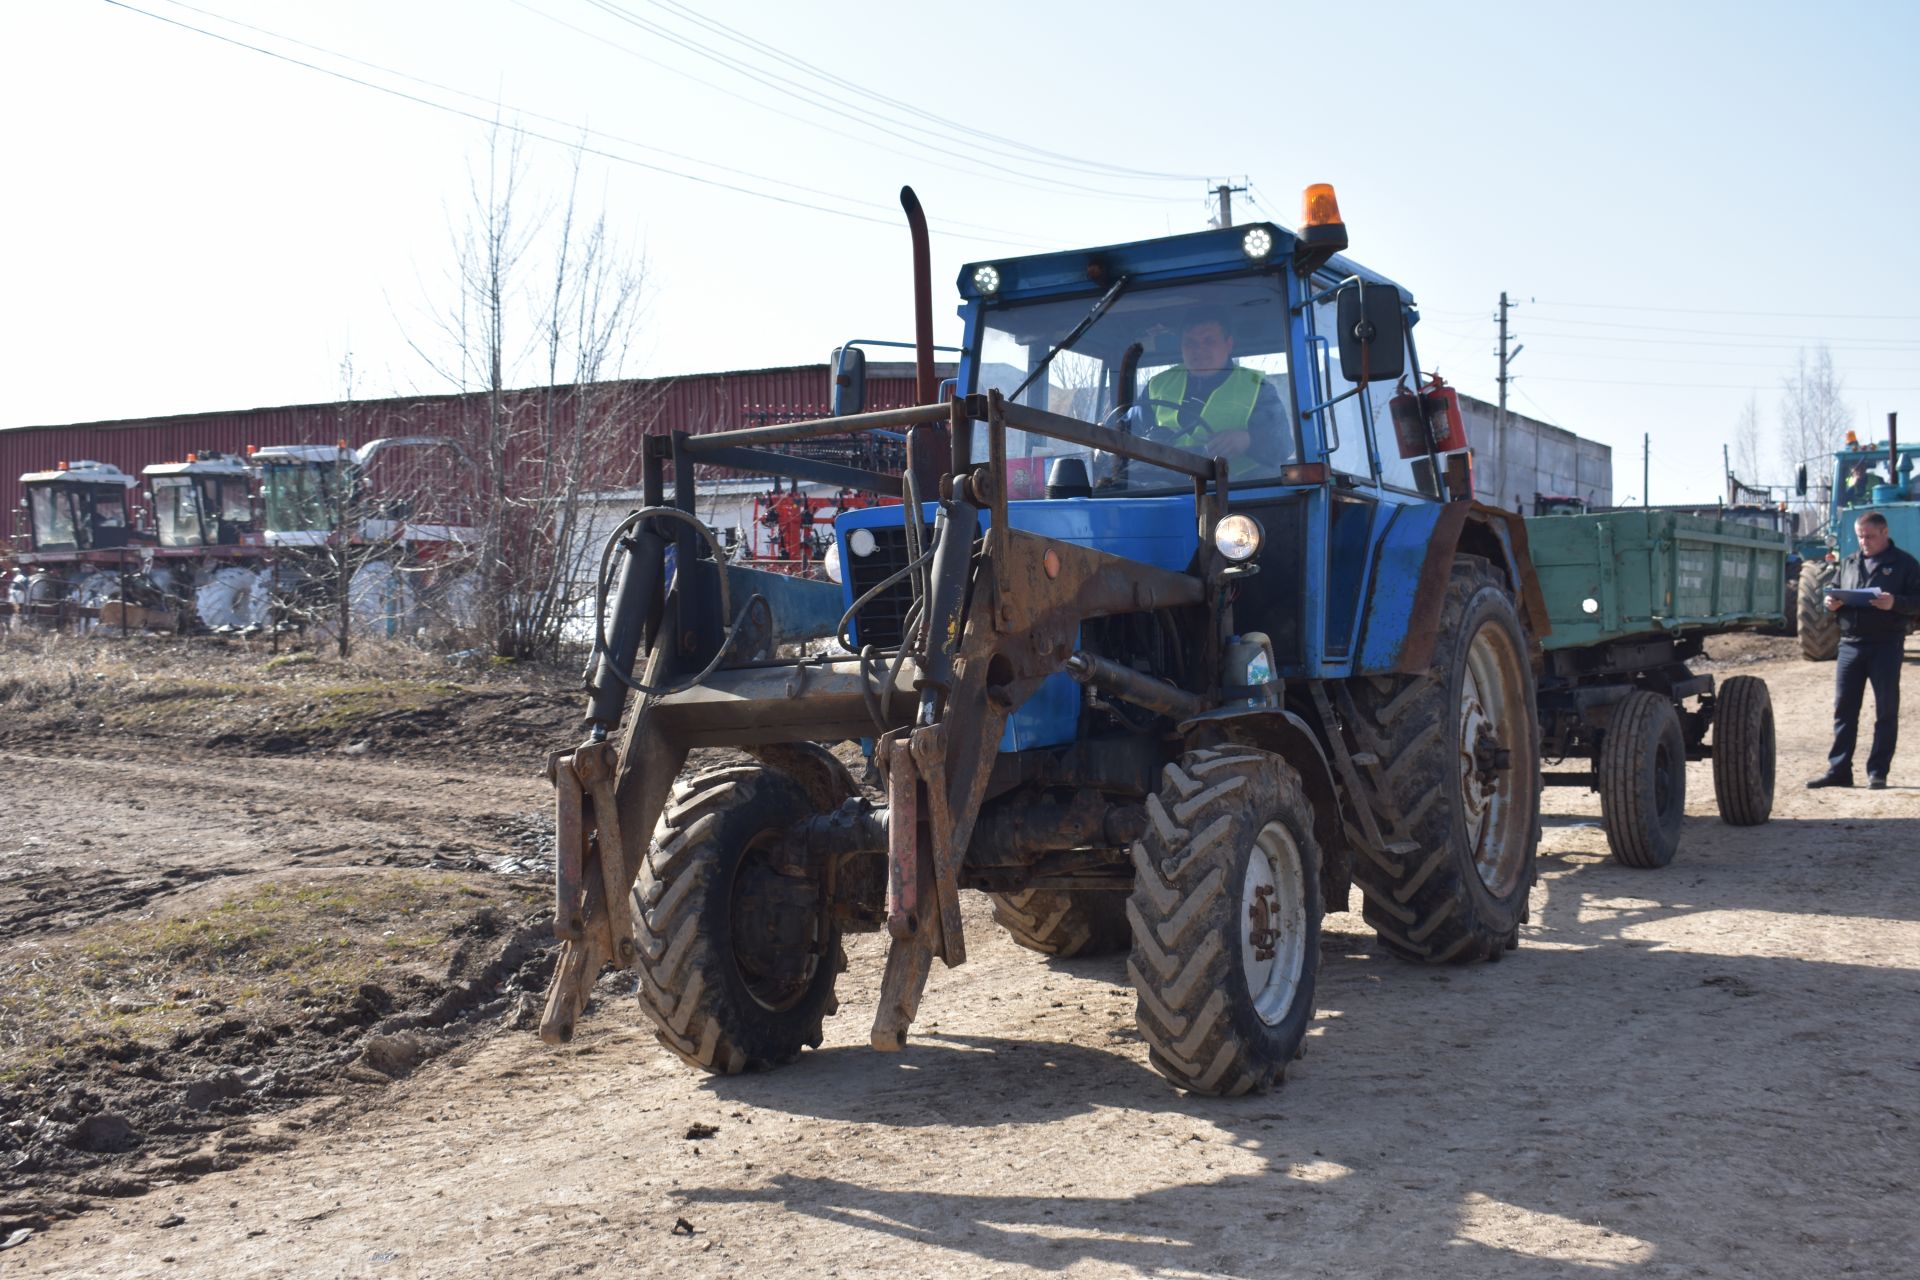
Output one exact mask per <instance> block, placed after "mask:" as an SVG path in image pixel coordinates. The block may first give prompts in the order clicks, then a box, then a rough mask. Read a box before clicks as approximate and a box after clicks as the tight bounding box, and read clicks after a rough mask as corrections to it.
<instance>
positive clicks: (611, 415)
mask: <svg viewBox="0 0 1920 1280" xmlns="http://www.w3.org/2000/svg"><path fill="white" fill-rule="evenodd" d="M951 372H952V371H951V368H950V367H943V368H942V369H941V376H942V377H947V376H951ZM866 386H867V407H868V408H870V409H890V408H897V407H900V406H904V405H910V404H913V403H915V400H916V397H915V395H914V381H913V375H912V369H911V366H907V365H899V364H879V363H872V364H869V365H868V366H867V380H866ZM593 391H594V393H595V394H596V396H599V397H600V398H602V399H603V400H605V401H611V402H612V404H613V409H612V411H611V412H603V414H602V416H603V417H604V418H605V420H606V421H608V422H609V423H610V424H617V425H615V426H613V427H612V429H615V430H618V431H619V432H620V434H621V436H622V438H623V440H624V441H625V447H615V448H613V449H611V450H609V451H608V453H607V456H608V457H611V458H613V459H615V460H616V461H615V462H613V463H612V464H610V465H609V467H608V471H609V474H607V475H606V476H605V477H604V478H603V479H601V480H599V481H597V482H596V486H595V487H598V488H608V489H613V488H619V487H622V486H627V485H637V484H638V483H639V481H640V445H639V440H640V437H641V436H643V435H646V434H649V433H661V432H668V431H690V432H695V433H701V432H708V431H724V430H729V429H732V428H735V427H751V426H764V425H766V424H768V423H776V422H792V421H797V420H799V419H803V418H817V417H824V416H825V415H826V414H827V412H828V371H827V366H826V365H824V364H812V365H796V366H792V367H789V368H782V369H747V370H740V371H737V372H732V373H693V374H685V375H682V376H680V377H674V378H649V379H635V380H631V381H627V382H619V383H608V384H602V385H601V386H599V387H596V388H593ZM544 394H545V393H544V392H543V391H541V390H539V389H534V390H527V391H515V392H509V393H508V394H507V400H508V402H509V411H510V412H512V413H514V414H515V415H516V418H520V417H521V416H522V415H537V413H538V412H539V411H540V402H541V400H542V398H543V396H544ZM568 404H569V405H570V404H571V402H568ZM485 413H486V399H485V397H484V396H481V395H441V396H401V397H396V398H393V399H388V400H362V401H356V402H352V403H335V404H307V405H291V406H287V407H284V408H274V409H236V410H230V411H223V412H215V413H188V414H177V415H175V416H172V417H166V418H132V419H126V420H122V421H117V422H84V423H75V424H72V425H69V426H46V427H16V428H13V429H10V430H4V431H0V511H4V512H7V513H9V514H8V515H7V516H6V517H5V519H6V524H5V526H4V527H3V528H0V533H12V532H13V516H12V514H11V513H13V512H16V511H18V510H19V509H20V498H21V491H20V476H21V475H22V473H24V472H29V471H45V470H48V469H49V468H52V467H53V466H55V465H56V464H57V463H60V462H70V461H74V460H77V459H81V458H88V459H92V460H93V461H96V462H109V463H112V464H113V465H115V466H117V467H119V468H120V469H121V470H122V471H124V472H126V473H128V474H129V475H139V474H140V470H141V468H143V467H145V466H148V465H149V464H151V463H156V462H177V461H181V460H183V459H185V457H186V456H187V454H188V453H198V452H205V451H216V452H220V453H243V452H244V451H245V450H246V447H247V446H248V445H250V444H251V445H261V446H266V445H282V444H332V443H334V442H336V441H338V440H345V441H346V442H347V443H348V444H350V445H360V444H364V443H366V442H367V441H369V440H374V439H378V438H380V437H382V436H396V435H451V436H455V437H457V438H461V439H468V440H471V439H475V438H478V437H476V435H475V433H474V429H473V424H474V423H475V422H476V421H478V420H482V418H483V416H484V414H485ZM622 459H625V460H628V465H627V466H626V467H625V469H624V472H623V473H622V468H621V465H620V461H619V460H622Z"/></svg>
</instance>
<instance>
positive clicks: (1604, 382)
mask: <svg viewBox="0 0 1920 1280" xmlns="http://www.w3.org/2000/svg"><path fill="white" fill-rule="evenodd" d="M1529 376H1530V377H1531V378H1532V380H1533V381H1535V382H1579V383H1585V384H1587V385H1589V386H1600V387H1689V388H1694V389H1697V390H1703V391H1757V390H1759V387H1758V386H1756V385H1755V384H1754V383H1751V382H1638V381H1634V380H1631V379H1627V378H1559V377H1552V376H1549V375H1547V374H1540V373H1536V374H1531V375H1529ZM1846 391H1847V394H1849V395H1852V394H1855V393H1858V392H1874V393H1880V392H1908V391H1920V387H1848V388H1847V389H1846Z"/></svg>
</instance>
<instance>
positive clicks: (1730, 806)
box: [1713, 676, 1773, 827]
mask: <svg viewBox="0 0 1920 1280" xmlns="http://www.w3.org/2000/svg"><path fill="white" fill-rule="evenodd" d="M1713 798H1714V801H1715V802H1716V803H1717V804H1718V805H1719V806H1720V818H1721V820H1722V821H1723V822H1726V823H1729V824H1730V825H1732V826H1736V827H1757V826H1759V825H1760V824H1761V823H1763V822H1765V821H1766V820H1767V819H1768V818H1770V817H1772V816H1773V695H1772V694H1770V693H1769V692H1768V691H1767V682H1766V681H1765V680H1762V679H1760V678H1759V677H1758V676H1734V677H1733V678H1732V679H1730V680H1728V681H1727V682H1726V683H1724V684H1722V685H1721V686H1720V689H1719V691H1718V692H1717V693H1715V694H1714V698H1713Z"/></svg>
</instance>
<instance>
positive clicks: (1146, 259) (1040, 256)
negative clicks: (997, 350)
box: [959, 222, 1413, 305]
mask: <svg viewBox="0 0 1920 1280" xmlns="http://www.w3.org/2000/svg"><path fill="white" fill-rule="evenodd" d="M1256 227H1258V228H1263V229H1265V231H1266V232H1267V234H1268V235H1269V236H1271V237H1272V245H1273V247H1272V249H1271V251H1270V252H1268V253H1267V254H1265V255H1264V256H1263V257H1261V258H1260V259H1259V260H1257V261H1255V260H1252V259H1249V258H1248V256H1247V254H1246V252H1245V250H1244V249H1243V248H1242V244H1243V243H1244V242H1245V240H1246V237H1247V233H1248V232H1249V231H1251V230H1253V229H1254V228H1256ZM1297 243H1298V241H1297V238H1296V237H1295V236H1294V234H1293V232H1291V231H1289V230H1287V229H1286V228H1285V227H1282V226H1280V225H1279V224H1277V223H1272V222H1243V223H1238V224H1236V225H1234V226H1231V227H1217V228H1214V229H1213V230H1210V231H1194V232H1190V233H1188V234H1186V235H1177V236H1161V237H1159V238H1158V239H1154V240H1135V241H1132V242H1131V243H1128V244H1115V245H1104V246H1101V247H1099V248H1095V249H1069V250H1063V251H1060V252H1055V253H1036V254H1031V255H1028V256H1026V257H1018V258H986V259H982V260H980V261H977V262H969V263H967V264H966V265H965V266H963V267H961V268H960V280H959V286H960V295H961V297H963V298H966V299H968V300H969V301H978V300H982V299H985V298H987V297H989V296H991V297H992V298H993V299H995V300H997V301H1001V302H1006V301H1012V300H1015V299H1022V300H1024V299H1028V298H1035V299H1037V298H1048V297H1059V296H1064V295H1070V294H1074V293H1096V294H1097V293H1100V292H1103V291H1104V290H1105V289H1107V288H1108V287H1109V286H1110V285H1111V284H1112V282H1113V281H1114V280H1117V279H1119V278H1120V277H1121V276H1123V275H1126V276H1131V277H1133V279H1134V280H1135V281H1136V282H1137V283H1140V284H1157V283H1163V282H1165V281H1169V280H1180V279H1189V278H1199V277H1203V276H1212V275H1221V274H1225V273H1227V272H1233V271H1247V270H1249V269H1252V270H1258V269H1262V268H1264V269H1267V270H1276V269H1278V268H1280V267H1282V266H1284V265H1285V264H1286V263H1287V262H1288V261H1289V260H1290V259H1291V258H1292V256H1293V252H1294V247H1295V245H1296V244H1297ZM982 267H992V268H993V269H994V270H995V271H996V272H998V273H999V276H1000V287H999V288H998V289H997V290H996V291H995V292H994V293H993V294H991V295H987V294H984V293H982V292H981V290H980V287H979V286H978V285H977V284H975V283H974V274H975V273H976V272H977V271H979V269H980V268H982ZM1320 270H1321V271H1330V272H1333V273H1334V274H1336V275H1338V276H1340V277H1341V278H1343V279H1344V278H1346V277H1347V276H1359V277H1360V278H1361V279H1362V280H1365V281H1366V282H1367V283H1368V284H1378V285H1384V286H1391V287H1392V288H1393V289H1394V290H1395V291H1397V292H1398V293H1399V294H1400V298H1401V300H1402V301H1403V302H1405V303H1408V304H1409V305H1410V304H1412V302H1413V294H1412V292H1411V291H1409V290H1408V289H1407V288H1406V287H1405V286H1403V285H1401V284H1399V283H1397V282H1395V281H1393V280H1389V279H1388V278H1387V277H1385V276H1383V275H1381V274H1379V273H1378V272H1375V271H1370V270H1368V269H1367V268H1365V267H1363V266H1361V265H1360V264H1359V263H1357V262H1354V261H1353V260H1352V259H1351V258H1348V257H1346V256H1345V255H1344V254H1335V255H1334V256H1333V257H1332V258H1331V259H1329V260H1328V262H1327V265H1326V266H1324V267H1322V268H1321V269H1320Z"/></svg>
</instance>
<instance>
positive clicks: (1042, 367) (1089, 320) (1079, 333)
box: [1007, 276, 1133, 400]
mask: <svg viewBox="0 0 1920 1280" xmlns="http://www.w3.org/2000/svg"><path fill="white" fill-rule="evenodd" d="M1132 279H1133V277H1132V276H1121V277H1120V278H1119V279H1118V280H1115V281H1114V282H1113V288H1111V289H1109V290H1107V291H1106V292H1105V293H1104V294H1102V295H1100V301H1098V302H1096V303H1094V304H1093V310H1091V311H1089V312H1087V314H1086V315H1085V316H1083V317H1082V318H1081V320H1080V323H1079V324H1077V325H1075V326H1073V330H1072V332H1070V333H1068V334H1067V336H1066V337H1064V338H1062V339H1060V341H1058V342H1056V343H1054V344H1053V349H1052V350H1050V351H1048V352H1047V354H1046V355H1045V356H1044V357H1043V358H1042V359H1041V361H1040V363H1039V364H1037V365H1035V366H1034V367H1033V372H1032V373H1030V374H1028V375H1027V379H1026V381H1025V382H1022V383H1021V384H1020V385H1019V386H1017V387H1015V388H1014V389H1013V394H1012V395H1010V396H1008V397H1007V399H1009V400H1018V399H1019V398H1020V393H1021V392H1023V391H1025V390H1026V389H1027V388H1028V387H1030V386H1032V385H1033V380H1034V379H1035V378H1037V377H1039V376H1040V375H1041V374H1043V373H1045V372H1046V371H1047V366H1048V365H1050V364H1052V363H1053V358H1054V357H1055V356H1057V355H1059V354H1060V353H1061V352H1062V351H1071V350H1072V349H1073V344H1074V343H1076V342H1078V341H1080V339H1081V338H1082V337H1084V336H1085V335H1086V332H1087V330H1089V329H1091V328H1093V322H1094V321H1096V320H1098V319H1099V318H1100V317H1101V316H1103V315H1105V314H1106V313H1107V308H1108V307H1110V306H1112V305H1113V300H1114V299H1115V298H1117V297H1119V296H1120V294H1121V293H1122V292H1123V291H1124V290H1125V289H1126V287H1127V283H1128V282H1129V281H1130V280H1132Z"/></svg>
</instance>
